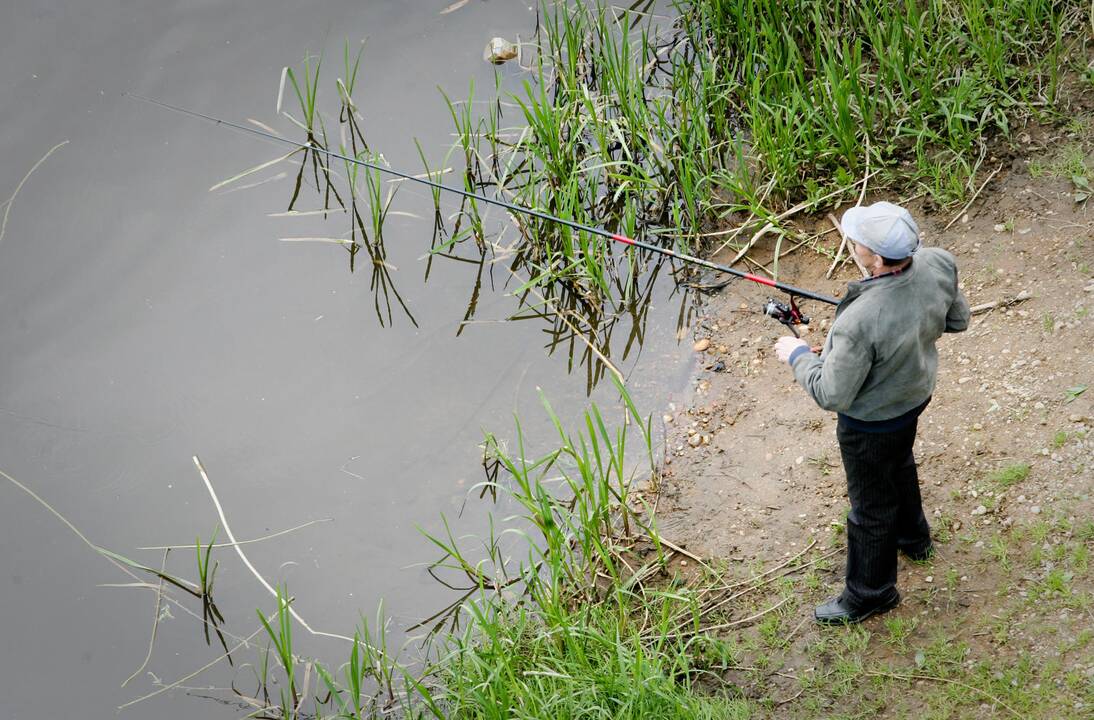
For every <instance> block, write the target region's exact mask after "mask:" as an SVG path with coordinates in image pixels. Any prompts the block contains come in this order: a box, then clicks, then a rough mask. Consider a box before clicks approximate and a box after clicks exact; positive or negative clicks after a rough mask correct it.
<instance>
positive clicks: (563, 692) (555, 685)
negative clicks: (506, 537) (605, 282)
mask: <svg viewBox="0 0 1094 720" xmlns="http://www.w3.org/2000/svg"><path fill="white" fill-rule="evenodd" d="M620 387H622V386H620ZM624 401H625V408H626V413H627V414H628V416H629V421H630V424H629V426H628V425H624V426H623V427H621V428H620V429H618V430H615V431H610V430H609V429H608V426H607V424H606V423H605V420H604V417H603V416H602V414H601V412H600V410H599V409H598V408H597V407H595V406H593V407H592V408H591V409H590V410H589V411H588V412H587V413H586V414H585V417H584V421H583V423H582V427H581V429H580V430H579V431H578V432H570V431H567V430H566V429H564V427H563V426H562V424H561V422H560V421H559V419H558V417H557V416H556V415H555V414H554V412H553V411H552V410H551V407H550V405H549V404H548V403H547V402H546V401H544V407H545V409H546V411H547V413H548V415H549V416H550V418H551V421H552V422H553V423H554V426H555V428H556V431H557V440H558V447H557V448H556V449H554V450H552V451H551V452H549V453H547V454H545V455H543V456H541V457H538V458H535V459H532V458H528V457H526V455H525V452H526V442H525V438H524V435H523V433H522V432H521V430H520V426H519V422H518V426H517V434H516V439H515V447H516V450H515V451H514V452H510V451H508V450H507V449H506V447H507V444H506V443H502V442H499V440H498V439H497V438H496V437H495V436H493V435H488V436H487V442H486V450H487V454H488V455H489V456H490V457H492V458H495V459H496V461H497V462H498V463H500V466H501V467H502V468H504V470H505V472H506V474H507V475H508V477H507V478H506V479H505V480H504V481H498V480H493V481H490V484H492V485H494V486H495V489H496V490H497V491H498V492H503V493H504V492H507V493H509V494H510V495H511V496H512V498H513V500H515V502H516V503H517V507H518V508H519V509H520V516H521V518H522V520H523V525H524V528H523V529H522V530H520V531H519V532H521V533H522V534H523V536H524V538H525V540H526V542H527V548H528V550H527V555H526V556H525V558H524V561H523V562H521V563H519V567H518V568H516V569H515V571H514V570H513V569H512V568H509V567H507V566H506V563H505V562H504V560H500V559H499V558H500V557H501V553H497V552H489V553H487V555H488V559H487V560H485V561H478V562H477V561H475V560H474V559H473V558H472V557H469V556H467V555H465V553H464V552H463V551H462V550H460V548H459V547H457V545H456V543H455V542H454V541H452V540H451V539H450V538H434V541H435V542H436V543H437V544H438V545H440V546H441V547H443V548H445V552H446V562H447V564H448V565H449V566H450V567H451V568H452V569H456V570H459V571H460V572H462V573H465V574H466V575H467V576H468V577H469V578H470V579H471V580H472V581H473V585H474V591H473V593H472V594H470V595H469V596H468V599H467V600H466V601H465V602H464V603H463V605H462V607H461V612H462V613H463V614H464V615H465V617H466V620H467V622H466V623H465V624H464V625H463V626H462V631H461V632H459V633H456V634H454V635H451V636H450V637H449V638H448V639H447V641H446V644H445V650H444V651H443V653H442V656H441V659H440V661H439V662H438V664H437V666H436V668H437V669H436V673H435V680H436V683H437V691H436V694H435V697H436V699H437V702H438V704H439V706H440V707H442V708H443V709H444V712H445V716H446V717H451V718H499V719H500V718H511V717H552V718H636V719H637V718H734V717H741V718H743V717H747V716H748V705H747V703H744V702H742V701H739V700H733V699H729V698H727V697H725V696H723V695H721V694H712V695H706V694H704V693H702V692H699V691H698V686H699V679H700V678H701V677H702V675H703V673H704V667H703V666H702V664H701V663H700V662H699V661H698V660H697V656H698V655H700V653H699V652H698V651H697V650H696V644H697V643H698V642H700V641H699V640H696V639H695V638H696V636H695V635H693V634H689V633H679V632H676V630H677V629H678V628H677V624H678V622H679V620H680V618H681V616H682V615H683V616H685V617H689V616H690V615H691V614H692V613H693V610H694V609H695V607H697V605H696V603H695V600H694V597H693V596H692V594H691V591H690V590H686V589H677V590H672V589H670V588H668V587H665V584H664V583H663V582H655V581H654V578H656V577H657V576H658V575H659V571H660V570H661V568H662V567H664V563H665V561H666V558H665V555H664V553H663V552H662V548H661V546H660V545H659V544H658V535H657V532H656V530H655V529H654V528H652V527H650V526H649V524H648V522H649V521H648V516H646V514H645V513H644V512H643V513H639V512H636V511H635V510H634V509H633V508H634V506H635V504H636V503H634V502H632V499H631V497H630V492H631V486H632V479H634V478H635V477H637V478H640V479H642V480H649V479H650V473H651V472H653V470H652V463H650V464H644V463H643V462H641V461H640V462H639V463H638V464H637V466H632V465H631V464H630V463H631V460H630V452H629V451H628V448H627V441H628V434H634V433H635V432H637V434H638V435H639V438H640V442H641V443H642V444H643V447H641V448H640V454H641V455H645V456H646V457H647V458H648V457H650V456H651V440H650V427H649V423H648V420H645V419H643V418H641V417H640V416H639V415H638V414H637V413H636V412H635V410H634V406H633V405H632V404H631V403H630V401H629V398H627V397H626V395H625V394H624ZM628 427H629V429H628ZM640 540H645V542H646V543H647V544H648V545H649V547H648V549H647V551H646V552H644V553H643V552H638V551H637V550H636V547H637V546H639V545H640V544H641V543H640ZM507 587H514V588H516V590H515V591H513V592H505V591H504V588H507Z"/></svg>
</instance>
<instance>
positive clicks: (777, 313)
mask: <svg viewBox="0 0 1094 720" xmlns="http://www.w3.org/2000/svg"><path fill="white" fill-rule="evenodd" d="M764 315H767V316H768V317H771V318H774V319H775V320H778V321H779V322H781V323H782V324H783V325H785V326H787V327H788V328H790V332H792V333H794V337H801V336H800V335H799V334H798V330H797V328H796V327H794V326H795V325H808V324H809V317H808V316H807V315H804V314H803V313H802V311H801V310H800V309H799V308H798V304H797V303H796V302H794V296H793V295H791V296H790V303H789V304H787V303H781V302H779V301H778V300H776V299H775V298H770V297H769V298H768V299H767V302H766V303H764Z"/></svg>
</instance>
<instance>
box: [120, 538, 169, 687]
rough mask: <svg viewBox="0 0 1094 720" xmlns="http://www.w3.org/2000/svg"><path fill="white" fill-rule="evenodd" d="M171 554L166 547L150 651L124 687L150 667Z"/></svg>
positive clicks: (161, 568) (126, 680) (157, 594)
mask: <svg viewBox="0 0 1094 720" xmlns="http://www.w3.org/2000/svg"><path fill="white" fill-rule="evenodd" d="M170 554H171V550H170V548H167V549H164V551H163V561H162V562H161V563H160V573H161V576H160V582H159V585H158V586H157V587H156V607H155V610H154V614H155V617H154V618H153V620H152V637H151V638H149V640H148V652H147V653H146V654H145V656H144V662H142V663H141V666H140V667H139V668H137V669H136V670H134V671H133V674H132V675H130V676H129V677H127V678H126V679H125V682H123V683H122V687H125V686H126V685H128V684H129V681H130V680H132V679H133V678H135V677H137V676H138V675H140V674H141V671H142V670H144V669H145V668H146V667H148V661H149V660H151V659H152V648H153V647H154V646H155V645H156V631H157V630H158V629H159V627H160V604H161V603H162V602H163V577H162V573H165V572H167V556H168V555H170Z"/></svg>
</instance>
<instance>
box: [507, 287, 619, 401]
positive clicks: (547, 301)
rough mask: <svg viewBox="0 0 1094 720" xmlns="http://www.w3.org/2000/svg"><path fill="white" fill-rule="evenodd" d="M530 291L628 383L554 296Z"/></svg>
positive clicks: (534, 290)
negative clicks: (550, 307) (558, 303)
mask: <svg viewBox="0 0 1094 720" xmlns="http://www.w3.org/2000/svg"><path fill="white" fill-rule="evenodd" d="M510 272H513V271H510ZM513 275H514V276H516V278H517V279H518V280H520V279H521V277H520V275H517V274H516V273H515V272H513ZM528 292H530V293H532V294H533V295H535V296H536V297H537V298H539V299H540V300H541V301H542V302H543V304H544V305H551V306H552V307H554V309H555V314H557V315H558V317H559V319H560V320H562V322H564V323H566V326H567V327H568V328H570V330H572V331H573V333H574V335H576V336H577V337H579V338H581V341H582V342H584V343H585V344H586V345H588V347H589V349H590V350H592V351H593V354H595V355H596V356H597V357H598V358H600V362H602V363H604V366H605V367H606V368H608V369H609V370H611V371H612V373H613V374H614V375H615V376H616V378H618V379H619V382H621V383H626V378H624V377H623V373H622V371H621V370H620V369H619V368H617V367H616V366H615V363H613V362H612V361H611V360H609V359H608V358H607V356H606V355H604V353H602V352H600V348H598V347H597V346H596V344H595V343H593V341H592V340H590V339H589V338H588V337H586V335H585V333H583V332H581V331H580V330H578V329H577V326H575V325H574V324H573V323H572V322H570V319H569V318H567V317H566V311H565V310H564V309H562V308H560V307H558V305H557V304H556V303H555V301H554V299H553V298H551V299H548V298H545V297H544V296H543V295H541V294H540V293H539V292H538V291H537V290H536V289H535V288H534V287H529V288H528Z"/></svg>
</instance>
